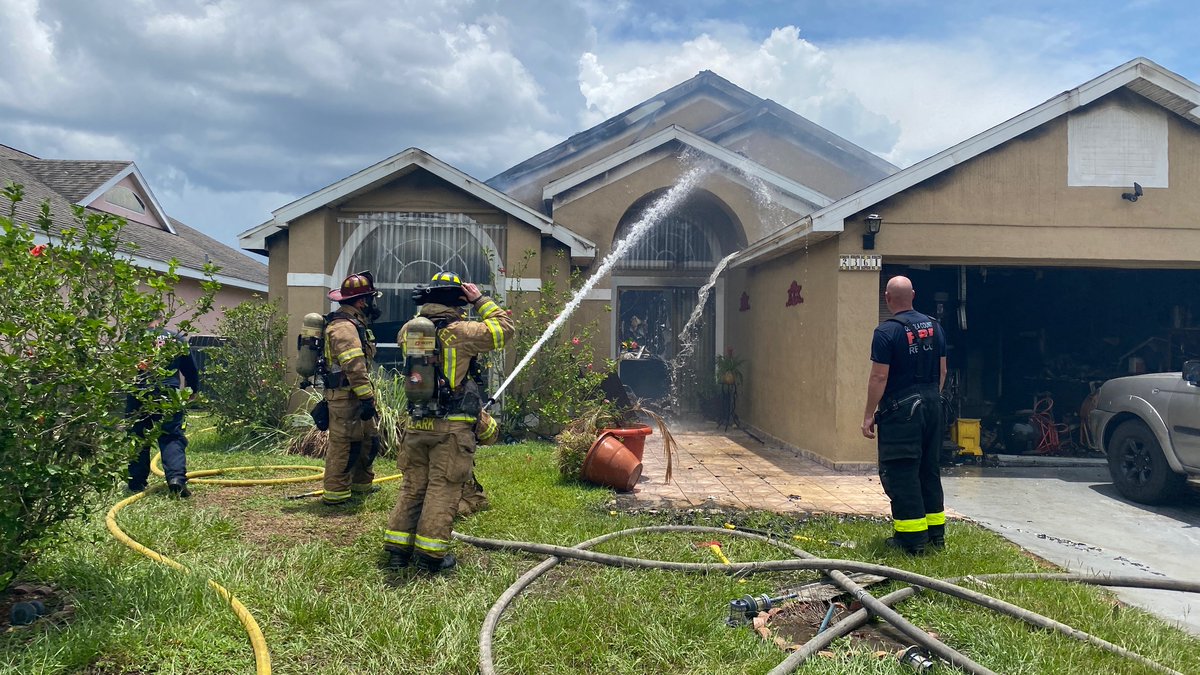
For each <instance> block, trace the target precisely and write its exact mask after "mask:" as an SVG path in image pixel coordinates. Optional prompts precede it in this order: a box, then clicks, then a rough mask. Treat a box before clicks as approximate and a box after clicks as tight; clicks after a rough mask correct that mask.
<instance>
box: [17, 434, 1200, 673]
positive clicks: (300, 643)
mask: <svg viewBox="0 0 1200 675" xmlns="http://www.w3.org/2000/svg"><path fill="white" fill-rule="evenodd" d="M221 448H222V446H221V442H220V440H219V437H216V435H215V433H214V432H211V431H210V432H208V433H207V434H197V438H195V439H194V443H193V445H192V447H191V448H189V453H188V460H189V467H190V468H192V469H201V468H217V467H223V466H240V465H258V464H284V463H288V464H319V462H315V461H313V460H308V459H305V458H299V457H291V456H288V457H281V456H277V455H263V454H247V453H241V452H223V451H222V450H221ZM389 464H390V463H387V462H380V463H379V464H378V465H377V469H378V470H379V473H380V474H387V473H392V472H393V470H394V469H393V468H392V467H391V466H389ZM256 473H257V475H259V476H261V477H278V474H277V473H274V472H270V471H261V472H256ZM478 473H479V476H480V479H481V481H482V482H483V483H484V484H485V485H486V486H488V489H489V490H488V491H489V497H490V500H491V503H492V509H491V510H490V511H488V512H485V513H482V514H478V515H476V516H473V517H471V518H469V519H467V520H464V521H461V522H460V523H459V525H458V527H459V529H460V530H461V531H463V532H465V533H469V534H474V535H477V536H483V537H492V538H510V539H519V540H525V541H537V542H544V543H553V544H561V545H574V544H576V543H579V542H581V541H584V540H586V539H590V538H592V537H595V536H598V535H600V534H604V533H606V532H610V531H613V530H617V529H624V528H629V527H638V526H644V525H654V524H664V523H668V522H670V523H687V524H700V525H715V526H720V525H721V524H722V523H723V522H725V520H727V519H728V518H729V515H728V514H725V513H714V512H706V511H703V510H699V511H690V512H659V513H655V514H649V513H637V514H631V513H627V512H624V511H620V510H617V507H616V506H615V505H614V504H613V503H612V494H611V493H610V492H608V491H606V490H601V489H598V488H593V487H588V486H584V485H579V484H565V483H562V482H560V481H559V479H558V476H557V471H556V469H555V466H554V459H553V449H552V448H551V447H550V446H548V445H545V444H521V445H510V446H496V447H491V448H486V449H483V450H481V452H480V456H479V462H478ZM236 477H242V476H240V475H239V476H236ZM317 486H318V484H316V483H300V484H295V485H285V486H275V487H252V488H231V487H212V486H205V485H195V486H194V492H195V496H194V497H193V499H192V500H190V501H185V502H176V501H171V500H168V499H167V498H165V497H164V496H161V495H152V496H150V497H147V498H146V499H143V500H141V501H139V502H137V503H135V504H134V505H132V506H131V507H129V508H128V509H126V510H125V511H124V512H123V513H122V514H121V516H120V520H121V525H122V527H123V528H124V529H125V530H126V532H128V533H129V534H130V535H131V536H132V537H133V538H134V539H137V540H138V541H140V542H142V543H144V544H146V545H147V546H150V547H151V548H153V549H156V550H158V551H160V552H162V553H164V554H166V555H168V556H171V557H173V558H175V559H176V560H178V561H180V562H182V563H183V564H185V565H187V566H189V567H191V568H192V569H193V570H194V571H195V572H196V574H195V575H194V576H191V577H189V576H186V575H182V574H180V573H177V572H175V571H173V570H170V569H167V568H165V567H163V566H161V565H158V564H156V563H153V562H151V561H149V560H147V559H146V558H144V557H142V556H140V555H138V554H136V553H134V552H133V551H131V550H129V549H127V548H125V547H124V546H122V545H120V544H118V543H117V542H116V541H114V540H113V539H112V538H111V537H110V536H109V535H108V533H107V532H106V531H105V529H104V526H103V513H104V511H105V510H106V507H107V505H108V504H111V503H114V502H115V501H117V499H118V498H119V497H120V495H119V494H118V493H117V492H115V491H114V493H113V494H112V495H108V496H107V499H106V501H105V503H104V504H97V506H96V509H95V514H96V515H95V516H94V517H93V518H92V519H90V520H88V521H85V522H80V523H77V524H73V525H71V526H70V527H68V528H67V531H66V532H65V535H66V541H67V543H66V544H64V545H62V546H60V547H57V548H55V549H53V550H50V551H48V552H46V553H45V554H44V555H43V556H42V558H41V559H40V560H39V561H38V562H37V563H36V564H35V565H33V566H32V567H31V568H29V569H28V570H27V571H26V573H25V576H26V577H27V578H28V579H31V580H37V581H40V582H46V583H53V584H55V585H57V586H58V587H60V588H62V589H64V590H66V591H68V592H69V593H70V594H71V596H72V597H73V600H74V602H75V604H76V606H77V609H78V613H77V615H76V618H75V619H74V621H72V622H71V623H69V624H68V625H66V626H63V627H54V626H51V625H40V624H35V626H34V627H33V628H31V629H28V630H24V631H19V632H13V633H9V634H7V635H0V671H2V672H14V673H17V672H19V673H78V672H83V673H90V674H93V675H101V674H109V673H151V672H153V673H202V674H207V673H247V672H253V669H254V661H253V657H252V654H251V650H250V646H249V643H248V640H247V638H246V635H245V633H244V631H243V630H242V627H241V625H240V624H239V623H238V621H237V619H236V618H235V617H234V615H233V613H232V612H231V611H230V610H229V608H228V606H226V605H225V604H224V603H223V602H222V601H221V600H220V599H219V598H218V597H217V596H216V595H215V594H214V593H213V592H212V591H211V590H210V589H208V588H207V587H206V586H205V584H204V579H205V578H207V577H211V578H213V579H216V580H217V581H219V582H220V583H222V584H223V585H224V586H226V587H227V588H229V589H230V590H231V591H232V592H233V593H234V594H235V595H236V596H237V597H238V598H240V599H241V601H242V602H244V603H245V605H246V606H247V607H248V608H249V610H250V611H251V612H252V613H253V614H254V616H255V618H256V619H257V620H258V622H259V624H260V626H261V627H262V630H263V633H264V634H265V636H266V640H267V644H268V646H269V647H270V650H271V657H272V664H273V668H274V672H276V673H306V674H311V673H389V674H390V673H418V672H435V673H462V674H464V675H465V674H469V673H474V672H476V671H477V668H478V644H477V643H478V636H479V629H480V626H481V624H482V622H483V619H484V616H485V614H486V613H487V611H488V609H489V608H490V606H491V605H492V603H493V602H494V601H495V599H496V598H497V597H498V596H499V595H500V594H501V593H503V591H504V590H505V589H506V588H507V587H508V586H509V584H511V583H512V582H513V581H514V580H515V579H516V578H517V577H518V576H519V575H520V574H522V573H523V572H525V571H526V570H528V569H529V568H531V567H533V566H534V565H535V564H537V563H538V562H540V559H538V558H536V557H533V556H528V555H524V554H518V553H501V552H494V551H483V550H478V549H473V548H470V547H467V546H464V545H461V544H460V545H458V549H457V553H458V555H459V558H460V565H459V569H458V571H457V572H456V573H455V574H454V575H453V576H450V577H446V578H435V579H427V578H423V577H418V576H416V575H414V574H412V573H410V572H402V573H390V572H386V571H384V570H382V569H381V567H380V565H381V563H382V562H383V560H384V557H383V555H382V553H381V541H380V537H381V531H382V528H383V525H384V521H385V519H386V516H387V512H388V511H389V510H390V509H391V507H392V505H393V503H394V501H395V497H396V493H397V491H398V488H399V484H398V483H396V482H392V483H385V484H384V486H383V489H382V491H380V492H379V493H376V494H374V495H371V496H370V497H368V498H366V500H365V501H363V502H361V503H358V504H355V505H353V506H351V507H349V508H346V509H344V510H342V511H329V510H327V509H326V507H323V506H321V505H320V504H319V503H317V502H316V501H314V500H303V501H288V500H286V499H284V497H285V496H286V495H289V494H298V493H301V492H307V491H309V490H312V489H315V487H317ZM733 517H734V518H736V519H738V520H739V521H740V523H739V524H742V525H745V526H749V527H758V528H763V529H769V530H776V531H779V530H788V531H790V530H797V531H800V532H803V533H804V534H805V535H807V536H810V537H813V538H816V539H824V540H854V541H856V542H857V543H858V546H857V548H854V549H845V548H837V547H833V546H829V545H823V544H816V543H810V544H809V545H808V546H806V548H808V550H810V551H811V552H812V553H814V554H816V555H819V556H822V557H845V558H853V559H857V560H866V561H872V562H881V563H883V564H888V565H894V566H898V567H905V568H908V569H913V570H915V571H918V572H921V573H924V574H929V575H933V576H939V577H950V576H960V575H964V574H985V573H989V572H1010V571H1011V572H1019V571H1039V570H1042V569H1044V567H1043V566H1042V565H1040V564H1039V563H1038V561H1035V560H1032V559H1030V558H1029V557H1027V556H1025V555H1023V554H1022V553H1021V552H1020V551H1019V550H1018V549H1016V548H1015V547H1013V546H1012V545H1011V544H1009V543H1007V542H1006V541H1004V540H1003V539H1001V538H999V537H997V536H995V535H993V534H991V533H989V532H986V531H984V530H982V529H979V528H976V527H973V526H970V525H962V524H952V525H951V528H950V534H949V537H950V544H951V547H950V549H949V550H948V551H946V552H944V553H941V554H938V555H935V556H929V557H925V558H921V559H909V558H905V557H903V556H902V555H900V554H898V553H895V552H892V551H889V550H886V549H884V548H883V546H882V544H881V539H882V537H883V536H884V535H885V534H886V532H887V529H888V525H887V524H885V523H882V522H872V521H869V520H865V519H839V518H837V517H823V518H817V519H812V520H799V519H796V518H789V517H783V516H776V515H771V514H765V513H754V514H736V515H735V516H733ZM699 538H700V537H697V536H695V535H686V534H680V535H674V534H671V535H667V534H654V535H639V536H636V537H631V538H626V539H619V540H615V541H612V542H609V543H606V544H604V545H602V546H600V547H598V548H597V550H600V551H605V552H611V553H619V554H624V555H632V556H637V557H645V558H658V559H666V560H678V561H687V562H713V561H714V560H713V557H712V554H711V552H709V551H707V550H706V549H699V550H697V549H694V548H693V547H692V546H691V544H692V542H693V540H695V539H699ZM724 544H725V548H724V550H725V553H726V555H728V556H729V558H730V559H732V560H733V561H735V562H740V561H748V560H755V559H779V558H781V557H783V555H784V554H782V553H781V552H780V551H778V550H777V549H774V548H772V547H769V546H767V545H765V544H762V543H759V542H751V541H745V540H738V539H735V538H731V537H730V538H725V539H724ZM816 578H817V575H816V574H815V573H805V572H793V573H782V574H758V575H755V576H754V577H751V578H750V579H748V580H745V581H744V582H740V581H739V580H737V579H733V578H730V577H727V576H725V575H723V574H710V575H704V576H700V575H684V574H678V573H667V572H656V571H645V570H642V571H639V570H621V569H614V568H607V567H600V566H596V565H591V564H586V563H576V562H567V563H564V564H562V565H560V566H558V567H557V568H555V569H554V570H552V571H551V572H550V573H549V574H547V575H545V576H544V577H543V578H542V579H540V580H539V581H538V582H536V583H535V584H534V585H533V586H532V587H531V588H530V589H529V591H527V592H526V593H525V594H524V595H522V596H521V598H519V599H518V601H517V602H516V603H515V605H514V606H513V608H512V609H511V610H510V612H509V613H508V614H506V615H505V617H504V618H503V619H502V620H501V623H500V627H499V630H498V632H497V636H496V643H495V654H496V665H497V668H498V670H499V671H500V672H502V673H522V674H525V673H606V674H607V673H630V674H632V673H713V672H725V673H763V672H766V671H768V670H770V669H771V668H772V667H773V666H775V665H776V664H777V663H779V661H781V660H782V659H783V658H784V656H785V654H784V653H783V652H782V651H780V650H779V649H778V648H776V647H775V646H774V645H773V644H771V643H769V642H767V641H764V640H762V639H761V638H759V637H758V636H757V635H756V634H754V633H753V632H751V631H750V630H749V629H747V628H738V629H734V628H729V627H727V626H726V625H725V623H724V620H725V617H726V616H727V609H728V605H729V601H730V600H732V599H734V598H737V597H740V596H742V595H746V594H748V593H749V594H760V593H769V594H775V593H777V592H778V591H780V590H782V589H786V588H789V587H793V586H795V585H798V584H801V583H804V582H807V581H811V580H815V579H816ZM895 587H898V586H897V585H894V584H884V585H879V586H875V587H873V588H872V591H873V593H874V594H875V595H881V594H882V593H883V592H886V590H888V589H891V588H895ZM977 590H982V591H983V592H987V593H989V594H993V595H996V596H997V597H1000V598H1002V599H1005V600H1008V601H1010V602H1014V603H1016V604H1019V605H1022V606H1024V607H1027V608H1029V609H1032V610H1034V611H1037V612H1040V613H1042V614H1045V615H1047V616H1050V617H1052V618H1055V619H1058V620H1060V621H1063V622H1065V623H1068V624H1070V625H1073V626H1075V627H1077V628H1080V629H1081V630H1085V631H1088V632H1091V633H1093V634H1096V635H1098V636H1100V637H1103V638H1105V639H1108V640H1111V641H1113V642H1116V643H1117V644H1120V645H1123V646H1126V647H1128V648H1130V649H1133V650H1134V651H1137V652H1140V653H1142V654H1145V655H1147V656H1149V657H1151V658H1153V659H1155V660H1158V661H1160V662H1161V663H1164V664H1166V665H1169V666H1171V667H1173V668H1175V669H1177V670H1180V671H1182V672H1200V649H1198V647H1200V642H1198V641H1197V640H1196V639H1195V638H1192V637H1190V636H1188V635H1187V634H1185V633H1183V632H1181V631H1178V630H1176V629H1174V628H1171V627H1169V626H1167V625H1166V624H1164V623H1163V622H1161V621H1159V620H1157V619H1155V618H1153V617H1152V616H1150V615H1147V614H1145V613H1143V612H1140V611H1138V610H1135V609H1130V608H1121V609H1116V605H1115V604H1114V601H1113V600H1112V596H1111V595H1109V594H1108V593H1107V592H1105V591H1104V590H1101V589H1095V588H1085V587H1078V586H1068V585H1065V584H1059V583H1051V582H1039V581H1033V582H1006V583H997V584H993V585H992V586H991V587H990V588H987V589H978V588H977ZM898 609H899V610H900V612H901V613H902V614H903V615H905V616H906V617H908V618H909V619H910V620H912V621H913V622H914V623H916V624H917V625H919V626H921V627H923V628H926V629H927V630H930V631H933V632H936V633H938V634H939V635H940V636H941V637H942V639H944V640H945V641H946V642H948V643H949V644H950V645H951V646H953V647H955V648H956V649H959V650H960V651H963V652H964V653H966V654H968V655H970V656H971V657H972V658H974V659H975V660H976V661H978V662H980V663H982V664H984V665H986V666H988V667H990V668H992V669H993V670H995V671H996V672H1000V673H1006V674H1012V673H1093V672H1104V671H1107V672H1112V673H1141V672H1150V671H1148V670H1146V669H1145V668H1142V667H1140V666H1137V665H1136V664H1133V663H1131V662H1128V661H1125V660H1122V659H1120V658H1119V657H1115V656H1112V655H1109V654H1107V653H1105V652H1101V651H1099V650H1096V649H1094V648H1092V647H1088V646H1085V645H1083V644H1080V643H1077V642H1074V641H1071V640H1068V639H1066V638H1064V637H1061V636H1059V635H1057V634H1054V633H1048V632H1046V631H1042V630H1038V629H1032V628H1029V627H1027V626H1026V625H1025V624H1022V623H1018V622H1016V621H1014V620H1011V619H1006V618H1002V617H999V616H998V615H995V614H992V613H990V612H988V611H986V610H982V609H978V608H976V607H974V606H973V605H969V604H967V603H964V602H961V601H957V600H952V599H948V598H945V597H943V596H940V595H937V594H933V593H924V594H921V595H919V596H917V597H915V598H913V599H911V600H909V601H907V602H906V603H904V604H902V605H900V606H899V608H898ZM831 652H832V658H818V659H814V660H813V661H811V662H810V663H807V664H805V665H804V666H802V668H801V672H811V673H829V674H833V673H906V672H912V671H911V670H909V669H907V667H905V666H902V665H901V664H899V663H897V662H896V661H895V660H894V659H887V660H882V661H880V660H877V659H875V658H874V657H873V656H871V655H870V653H869V651H868V649H867V648H866V647H865V646H862V645H859V644H857V643H853V642H850V641H849V640H848V639H842V640H840V641H838V642H835V643H834V645H833V647H832V649H831Z"/></svg>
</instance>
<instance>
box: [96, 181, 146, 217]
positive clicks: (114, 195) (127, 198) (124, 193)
mask: <svg viewBox="0 0 1200 675" xmlns="http://www.w3.org/2000/svg"><path fill="white" fill-rule="evenodd" d="M104 201H106V202H108V203H109V204H112V205H114V206H119V207H121V208H123V209H127V210H129V211H133V212H134V213H145V212H146V203H145V202H143V201H142V198H141V197H139V196H137V193H136V192H134V191H133V190H130V189H129V188H127V187H125V186H123V185H118V186H116V187H114V188H112V189H111V190H109V191H108V192H105V193H104Z"/></svg>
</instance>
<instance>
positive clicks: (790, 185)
mask: <svg viewBox="0 0 1200 675" xmlns="http://www.w3.org/2000/svg"><path fill="white" fill-rule="evenodd" d="M671 141H679V142H680V143H683V144H684V145H687V146H688V147H691V148H692V149H694V150H696V151H698V152H701V153H703V154H705V155H708V156H710V157H713V158H714V159H716V160H718V161H720V162H723V163H725V164H728V165H729V166H731V167H733V168H735V169H738V170H740V171H744V172H746V173H747V174H749V175H751V176H754V177H756V178H759V179H762V180H763V181H764V182H766V183H767V184H769V185H772V186H774V187H776V188H778V189H779V190H781V191H782V192H784V193H786V194H791V195H794V196H796V197H799V198H800V199H802V200H804V201H805V202H808V203H810V204H813V205H815V206H817V207H818V208H820V207H824V206H828V205H829V204H831V203H833V198H831V197H829V196H828V195H825V194H822V193H820V192H817V191H816V190H813V189H812V188H810V187H806V186H804V185H801V184H800V183H797V182H796V181H794V180H792V179H790V178H787V177H785V176H783V175H781V174H778V173H776V172H774V171H772V170H771V169H768V168H767V167H765V166H763V165H761V164H758V163H757V162H754V161H752V160H750V159H747V158H745V157H743V156H741V155H739V154H737V153H736V152H733V151H732V150H729V149H727V148H724V147H722V146H720V145H717V144H716V143H713V142H712V141H710V140H708V139H705V138H703V137H701V136H698V135H696V134H694V133H692V132H690V131H688V130H687V129H683V128H681V127H678V126H675V125H671V126H669V127H667V128H666V129H663V130H662V131H660V132H658V133H656V134H653V135H651V136H650V137H648V138H646V139H644V140H641V141H638V142H637V143H634V144H633V145H631V146H629V147H627V148H624V149H623V150H620V151H618V152H615V153H613V154H611V155H609V156H607V157H605V158H604V159H602V160H600V161H599V162H596V163H595V164H591V165H589V166H586V167H584V168H582V169H580V170H578V171H575V172H574V173H570V174H567V175H566V176H563V177H562V178H559V179H558V180H555V181H552V182H550V183H548V184H547V185H546V187H544V188H543V189H542V199H553V198H554V197H555V196H557V195H559V194H562V193H563V192H566V191H567V190H570V189H571V188H574V187H576V186H578V185H580V184H582V183H584V182H587V181H589V180H591V179H593V178H595V177H597V176H600V175H603V174H605V173H607V172H609V171H611V170H613V169H615V168H616V167H618V166H621V165H622V164H625V163H626V162H629V161H631V160H633V159H635V158H637V157H638V156H640V155H642V154H644V153H646V152H649V151H650V150H653V149H655V148H657V147H658V146H660V145H662V144H664V143H669V142H671Z"/></svg>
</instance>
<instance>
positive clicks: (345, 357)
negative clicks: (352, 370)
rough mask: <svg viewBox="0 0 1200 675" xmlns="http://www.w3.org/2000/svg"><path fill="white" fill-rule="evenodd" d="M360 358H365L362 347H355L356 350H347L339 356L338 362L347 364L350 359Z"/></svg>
mask: <svg viewBox="0 0 1200 675" xmlns="http://www.w3.org/2000/svg"><path fill="white" fill-rule="evenodd" d="M360 356H363V350H362V347H355V348H354V349H347V350H346V351H344V352H342V353H341V354H338V355H337V360H338V363H341V364H345V363H346V362H347V361H349V360H350V359H356V358H358V357H360Z"/></svg>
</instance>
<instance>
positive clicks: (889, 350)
mask: <svg viewBox="0 0 1200 675" xmlns="http://www.w3.org/2000/svg"><path fill="white" fill-rule="evenodd" d="M915 295H916V294H915V293H914V291H913V286H912V281H910V280H909V279H908V278H907V277H900V276H897V277H892V278H891V279H890V280H888V283H887V289H886V290H885V291H884V295H883V297H884V300H885V301H886V302H887V306H888V309H889V310H890V311H891V312H892V314H893V315H894V316H893V317H892V318H890V319H888V320H887V321H884V322H883V323H881V324H879V327H878V328H876V329H875V334H874V336H873V337H872V339H871V376H870V379H869V380H868V382H867V406H866V409H865V410H864V411H863V423H862V434H863V436H865V437H866V438H875V437H876V436H878V438H879V440H878V445H879V482H880V484H882V485H883V491H884V492H885V493H886V494H887V496H888V499H890V500H891V502H892V529H893V536H891V537H889V538H888V539H887V542H886V543H887V544H888V545H889V546H892V547H895V548H899V549H901V550H903V551H904V552H906V553H909V554H911V555H921V554H923V553H925V552H926V547H927V546H932V547H934V548H945V546H946V509H945V504H944V503H943V500H944V497H943V494H942V479H941V468H940V465H939V463H938V462H939V459H940V457H941V449H942V400H941V394H940V392H941V389H942V385H943V384H945V382H946V336H945V334H944V333H943V332H942V327H941V325H940V324H938V322H937V321H936V320H935V319H933V318H931V317H928V316H925V315H924V314H921V313H920V312H917V311H915V310H914V309H913V297H914V296H915Z"/></svg>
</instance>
